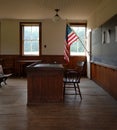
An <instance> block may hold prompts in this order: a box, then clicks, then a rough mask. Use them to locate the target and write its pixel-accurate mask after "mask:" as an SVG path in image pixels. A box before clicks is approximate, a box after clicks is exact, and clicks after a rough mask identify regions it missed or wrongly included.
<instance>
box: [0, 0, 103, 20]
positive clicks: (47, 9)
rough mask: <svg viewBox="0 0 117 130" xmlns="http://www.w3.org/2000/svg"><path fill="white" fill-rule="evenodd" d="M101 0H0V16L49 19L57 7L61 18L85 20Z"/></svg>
mask: <svg viewBox="0 0 117 130" xmlns="http://www.w3.org/2000/svg"><path fill="white" fill-rule="evenodd" d="M102 1H103V0H0V18H1V19H2V18H10V19H49V18H52V17H53V16H54V15H55V11H54V9H56V8H59V9H60V11H59V15H60V16H61V17H62V18H63V19H73V20H87V18H88V17H89V16H90V15H91V14H92V13H93V11H94V10H95V9H96V8H97V7H98V6H99V5H100V3H101V2H102Z"/></svg>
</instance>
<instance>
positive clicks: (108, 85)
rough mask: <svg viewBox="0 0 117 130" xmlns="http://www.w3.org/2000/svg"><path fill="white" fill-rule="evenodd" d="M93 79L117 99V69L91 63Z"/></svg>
mask: <svg viewBox="0 0 117 130" xmlns="http://www.w3.org/2000/svg"><path fill="white" fill-rule="evenodd" d="M91 78H92V80H94V81H95V82H96V83H98V84H99V85H101V86H102V87H103V88H104V89H105V90H106V91H108V92H109V93H110V95H112V96H113V97H114V98H116V99H117V69H116V68H115V67H113V66H108V65H104V64H99V63H91Z"/></svg>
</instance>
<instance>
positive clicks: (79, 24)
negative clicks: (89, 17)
mask: <svg viewBox="0 0 117 130" xmlns="http://www.w3.org/2000/svg"><path fill="white" fill-rule="evenodd" d="M69 25H70V27H72V26H76V27H85V37H86V32H87V23H69ZM85 46H86V41H85ZM85 55H86V50H85V49H84V55H83V54H80V53H79V54H77V55H71V52H70V56H85Z"/></svg>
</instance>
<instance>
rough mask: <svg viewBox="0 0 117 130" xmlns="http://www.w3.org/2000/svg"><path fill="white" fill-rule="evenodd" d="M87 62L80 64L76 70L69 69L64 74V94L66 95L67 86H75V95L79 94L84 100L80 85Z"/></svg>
mask: <svg viewBox="0 0 117 130" xmlns="http://www.w3.org/2000/svg"><path fill="white" fill-rule="evenodd" d="M84 65H85V62H84V61H82V62H78V63H77V66H76V68H75V69H67V70H65V73H64V79H63V81H64V94H65V88H66V87H67V85H70V84H71V85H73V87H74V89H75V94H79V95H80V98H81V99H82V95H81V91H80V87H79V83H80V79H81V76H82V72H83V69H84Z"/></svg>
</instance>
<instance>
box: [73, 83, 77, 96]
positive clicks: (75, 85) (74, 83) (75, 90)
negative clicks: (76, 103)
mask: <svg viewBox="0 0 117 130" xmlns="http://www.w3.org/2000/svg"><path fill="white" fill-rule="evenodd" d="M74 89H75V94H77V91H76V84H75V83H74Z"/></svg>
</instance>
